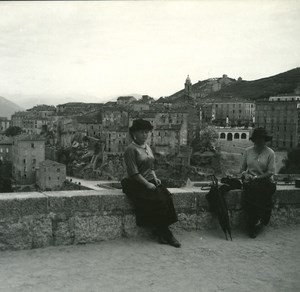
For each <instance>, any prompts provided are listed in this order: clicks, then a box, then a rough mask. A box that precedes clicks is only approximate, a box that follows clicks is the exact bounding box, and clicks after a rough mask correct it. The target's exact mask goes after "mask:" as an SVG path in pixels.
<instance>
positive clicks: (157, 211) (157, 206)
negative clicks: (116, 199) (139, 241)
mask: <svg viewBox="0 0 300 292" xmlns="http://www.w3.org/2000/svg"><path fill="white" fill-rule="evenodd" d="M121 183H122V189H123V192H124V193H125V194H126V195H127V197H128V198H129V200H130V201H131V202H132V204H133V205H134V208H135V214H136V223H137V225H138V226H169V225H171V224H173V223H175V222H177V221H178V218H177V214H176V212H175V209H174V204H173V199H172V196H171V194H170V192H169V191H168V190H167V189H166V188H165V187H164V186H163V185H159V186H157V188H156V189H155V190H149V189H147V188H146V187H145V186H144V185H143V184H141V183H139V182H137V181H135V180H131V179H123V180H122V182H121ZM152 183H154V184H155V182H152Z"/></svg>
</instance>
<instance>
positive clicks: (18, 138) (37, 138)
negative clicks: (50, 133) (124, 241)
mask: <svg viewBox="0 0 300 292" xmlns="http://www.w3.org/2000/svg"><path fill="white" fill-rule="evenodd" d="M15 140H16V141H45V138H44V137H42V136H40V135H28V134H21V135H18V136H15Z"/></svg>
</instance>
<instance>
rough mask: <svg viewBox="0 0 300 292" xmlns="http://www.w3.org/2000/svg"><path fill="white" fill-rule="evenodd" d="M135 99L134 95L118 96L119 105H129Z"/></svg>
mask: <svg viewBox="0 0 300 292" xmlns="http://www.w3.org/2000/svg"><path fill="white" fill-rule="evenodd" d="M134 101H136V98H135V97H134V96H119V97H118V98H117V104H118V105H128V104H130V103H131V102H134Z"/></svg>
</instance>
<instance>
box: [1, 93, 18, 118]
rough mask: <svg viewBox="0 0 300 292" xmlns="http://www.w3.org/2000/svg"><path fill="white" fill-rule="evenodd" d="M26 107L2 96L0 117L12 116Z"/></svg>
mask: <svg viewBox="0 0 300 292" xmlns="http://www.w3.org/2000/svg"><path fill="white" fill-rule="evenodd" d="M22 110H24V108H22V107H20V106H18V105H17V104H15V103H13V102H11V101H9V100H8V99H6V98H4V97H2V96H0V117H7V118H10V117H11V115H12V114H14V113H15V112H17V111H22Z"/></svg>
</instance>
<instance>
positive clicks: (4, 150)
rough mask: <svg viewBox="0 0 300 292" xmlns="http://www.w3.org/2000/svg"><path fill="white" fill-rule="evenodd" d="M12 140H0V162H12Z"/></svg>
mask: <svg viewBox="0 0 300 292" xmlns="http://www.w3.org/2000/svg"><path fill="white" fill-rule="evenodd" d="M12 144H13V139H12V138H5V139H3V140H0V160H1V161H3V162H12Z"/></svg>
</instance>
